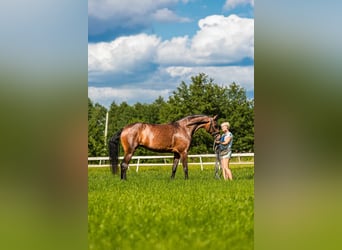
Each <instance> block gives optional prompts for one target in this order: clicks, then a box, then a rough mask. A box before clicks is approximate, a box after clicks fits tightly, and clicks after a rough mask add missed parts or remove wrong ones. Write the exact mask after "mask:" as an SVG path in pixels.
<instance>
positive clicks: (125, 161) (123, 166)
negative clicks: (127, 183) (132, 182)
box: [120, 153, 133, 180]
mask: <svg viewBox="0 0 342 250" xmlns="http://www.w3.org/2000/svg"><path fill="white" fill-rule="evenodd" d="M132 156H133V153H129V154H125V156H124V159H123V160H122V162H121V165H120V166H121V180H127V177H126V172H127V169H128V164H129V162H130V160H131V158H132Z"/></svg>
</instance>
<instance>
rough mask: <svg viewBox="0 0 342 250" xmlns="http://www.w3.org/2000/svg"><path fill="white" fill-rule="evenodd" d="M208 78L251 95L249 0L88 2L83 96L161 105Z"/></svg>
mask: <svg viewBox="0 0 342 250" xmlns="http://www.w3.org/2000/svg"><path fill="white" fill-rule="evenodd" d="M199 73H205V74H207V75H208V76H209V77H210V78H212V79H214V82H215V83H217V84H219V85H221V86H229V85H230V84H231V83H232V82H236V83H237V84H239V85H240V86H241V87H243V88H245V89H246V91H247V96H248V97H249V98H254V0H215V1H212V0H125V1H121V0H88V97H89V98H90V99H91V100H92V101H93V102H94V103H96V102H97V103H99V104H101V105H103V106H105V107H107V108H108V107H109V106H110V104H111V103H112V102H113V101H115V103H116V104H120V103H121V102H127V103H128V104H130V105H132V104H135V103H137V102H140V103H152V102H153V101H155V100H156V99H157V98H158V97H159V96H161V97H163V98H164V100H165V101H167V100H168V97H169V96H170V95H171V94H172V92H173V91H175V90H176V88H177V87H178V86H179V85H180V83H181V82H182V81H184V82H186V83H190V82H191V77H192V76H195V75H198V74H199Z"/></svg>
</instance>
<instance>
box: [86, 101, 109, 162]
mask: <svg viewBox="0 0 342 250" xmlns="http://www.w3.org/2000/svg"><path fill="white" fill-rule="evenodd" d="M106 113H107V110H106V108H104V107H103V106H101V105H100V104H98V103H96V104H95V105H93V103H92V102H91V100H90V99H89V98H88V156H106V155H107V151H106V148H105V147H104V145H105V134H104V131H105V126H106Z"/></svg>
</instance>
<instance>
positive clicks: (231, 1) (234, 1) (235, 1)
mask: <svg viewBox="0 0 342 250" xmlns="http://www.w3.org/2000/svg"><path fill="white" fill-rule="evenodd" d="M247 4H250V5H251V6H253V7H254V0H226V3H225V4H224V6H223V9H225V10H231V9H234V8H235V7H237V6H240V5H247Z"/></svg>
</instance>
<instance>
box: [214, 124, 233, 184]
mask: <svg viewBox="0 0 342 250" xmlns="http://www.w3.org/2000/svg"><path fill="white" fill-rule="evenodd" d="M229 128H230V124H229V122H224V123H222V124H221V129H222V131H223V134H222V136H221V138H220V141H217V142H216V143H218V144H220V151H221V153H220V158H221V167H222V174H223V178H224V179H225V180H233V175H232V171H231V170H230V168H229V160H230V157H231V156H232V145H233V134H232V133H231V132H230V131H229Z"/></svg>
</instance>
